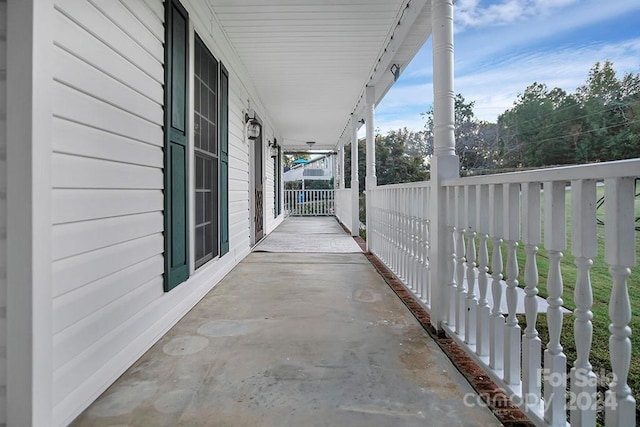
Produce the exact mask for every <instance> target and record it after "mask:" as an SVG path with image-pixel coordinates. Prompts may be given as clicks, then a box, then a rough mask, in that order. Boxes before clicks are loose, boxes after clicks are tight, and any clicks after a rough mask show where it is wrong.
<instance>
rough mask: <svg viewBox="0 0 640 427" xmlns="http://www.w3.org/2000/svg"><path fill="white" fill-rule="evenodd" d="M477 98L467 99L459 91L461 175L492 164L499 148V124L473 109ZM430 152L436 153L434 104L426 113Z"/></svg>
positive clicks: (457, 134)
mask: <svg viewBox="0 0 640 427" xmlns="http://www.w3.org/2000/svg"><path fill="white" fill-rule="evenodd" d="M474 106H475V102H474V101H470V102H467V101H466V100H465V99H464V96H462V94H457V95H456V97H455V102H454V112H455V122H454V127H455V130H454V132H455V138H456V154H457V155H458V157H459V159H460V174H461V175H467V174H470V173H475V172H476V171H478V170H483V169H487V168H490V167H492V165H491V162H492V158H493V157H495V156H492V153H493V152H494V151H495V150H496V148H495V142H496V137H495V135H496V127H495V124H492V123H488V122H485V121H481V120H478V119H477V118H476V116H475V113H474V112H473V107H474ZM424 116H425V118H426V121H427V123H426V124H425V129H426V135H427V141H428V143H427V145H428V148H427V150H426V152H427V153H428V155H431V154H433V136H434V127H435V123H434V118H433V107H431V108H430V109H429V110H428V111H427V112H426V113H425V114H424Z"/></svg>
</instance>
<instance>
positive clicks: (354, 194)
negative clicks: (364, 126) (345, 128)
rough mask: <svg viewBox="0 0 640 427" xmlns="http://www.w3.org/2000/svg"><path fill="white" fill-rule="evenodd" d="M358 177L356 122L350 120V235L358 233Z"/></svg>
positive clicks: (353, 119) (357, 234)
mask: <svg viewBox="0 0 640 427" xmlns="http://www.w3.org/2000/svg"><path fill="white" fill-rule="evenodd" d="M359 188H360V184H359V178H358V122H357V120H356V118H355V116H354V117H353V118H352V122H351V235H352V236H359V235H360V198H359V197H360V194H359Z"/></svg>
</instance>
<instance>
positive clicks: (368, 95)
mask: <svg viewBox="0 0 640 427" xmlns="http://www.w3.org/2000/svg"><path fill="white" fill-rule="evenodd" d="M365 100H366V106H365V111H366V117H365V119H364V120H365V125H366V127H367V145H366V156H367V176H366V185H365V189H366V190H367V193H366V196H365V201H366V208H367V219H366V221H367V230H368V229H369V227H370V226H371V224H372V218H373V216H372V211H371V210H372V203H371V201H372V198H371V193H370V191H371V190H373V189H374V188H376V186H377V185H378V178H377V177H376V137H375V135H374V127H373V125H374V122H375V102H376V88H375V86H367V88H366V90H365ZM370 243H371V237H370V235H369V234H367V251H369V250H370V247H369V245H370Z"/></svg>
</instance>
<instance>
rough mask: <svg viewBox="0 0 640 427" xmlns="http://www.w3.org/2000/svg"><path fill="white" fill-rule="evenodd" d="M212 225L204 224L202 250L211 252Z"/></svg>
mask: <svg viewBox="0 0 640 427" xmlns="http://www.w3.org/2000/svg"><path fill="white" fill-rule="evenodd" d="M212 229H213V227H212V226H211V225H206V226H205V227H204V230H205V232H204V252H205V253H207V254H208V253H211V252H212V250H211V249H212V244H213V235H212V233H211V231H212Z"/></svg>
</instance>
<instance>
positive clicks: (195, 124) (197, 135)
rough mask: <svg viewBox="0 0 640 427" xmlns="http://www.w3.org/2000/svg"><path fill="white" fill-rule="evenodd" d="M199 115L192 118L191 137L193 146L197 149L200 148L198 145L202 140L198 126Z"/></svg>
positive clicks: (199, 126)
mask: <svg viewBox="0 0 640 427" xmlns="http://www.w3.org/2000/svg"><path fill="white" fill-rule="evenodd" d="M200 120H201V119H200V115H199V114H197V113H196V114H194V118H193V137H194V141H193V143H194V145H195V146H196V147H198V148H200V144H201V140H202V135H201V134H202V131H201V125H200Z"/></svg>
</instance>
